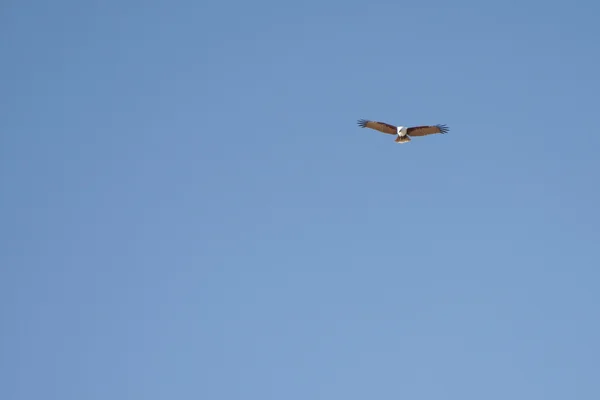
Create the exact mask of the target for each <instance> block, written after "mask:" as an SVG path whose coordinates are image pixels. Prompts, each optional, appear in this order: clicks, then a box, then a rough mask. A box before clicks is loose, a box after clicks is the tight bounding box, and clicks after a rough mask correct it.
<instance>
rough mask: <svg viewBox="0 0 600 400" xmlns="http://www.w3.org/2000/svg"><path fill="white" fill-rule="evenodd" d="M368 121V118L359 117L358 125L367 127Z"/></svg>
mask: <svg viewBox="0 0 600 400" xmlns="http://www.w3.org/2000/svg"><path fill="white" fill-rule="evenodd" d="M367 122H369V121H367V120H366V119H359V120H358V126H360V127H361V128H366V127H367Z"/></svg>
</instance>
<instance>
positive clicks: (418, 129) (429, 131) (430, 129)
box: [406, 125, 449, 136]
mask: <svg viewBox="0 0 600 400" xmlns="http://www.w3.org/2000/svg"><path fill="white" fill-rule="evenodd" d="M448 131H449V129H448V127H447V126H446V125H424V126H413V127H410V128H408V129H407V130H406V133H407V134H408V136H426V135H433V134H436V133H442V134H444V133H446V132H448Z"/></svg>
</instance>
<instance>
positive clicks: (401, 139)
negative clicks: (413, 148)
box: [394, 135, 410, 143]
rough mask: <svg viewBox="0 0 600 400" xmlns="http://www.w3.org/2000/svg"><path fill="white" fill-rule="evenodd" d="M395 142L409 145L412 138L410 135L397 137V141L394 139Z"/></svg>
mask: <svg viewBox="0 0 600 400" xmlns="http://www.w3.org/2000/svg"><path fill="white" fill-rule="evenodd" d="M394 142H396V143H408V142H410V137H408V135H405V136H400V135H398V136H396V139H394Z"/></svg>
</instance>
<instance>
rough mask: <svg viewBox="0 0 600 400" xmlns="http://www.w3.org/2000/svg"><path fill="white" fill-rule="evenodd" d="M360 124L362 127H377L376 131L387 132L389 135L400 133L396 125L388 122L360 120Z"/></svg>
mask: <svg viewBox="0 0 600 400" xmlns="http://www.w3.org/2000/svg"><path fill="white" fill-rule="evenodd" d="M358 125H359V126H360V127H362V128H371V129H375V130H376V131H379V132H383V133H387V134H389V135H395V134H396V133H398V129H397V128H396V127H395V126H394V125H390V124H386V123H385V122H379V121H366V120H360V121H359V122H358Z"/></svg>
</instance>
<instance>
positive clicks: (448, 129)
mask: <svg viewBox="0 0 600 400" xmlns="http://www.w3.org/2000/svg"><path fill="white" fill-rule="evenodd" d="M436 126H437V127H438V128H439V129H440V132H441V133H447V132H448V131H450V128H448V127H447V126H446V125H445V124H441V125H436Z"/></svg>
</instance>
